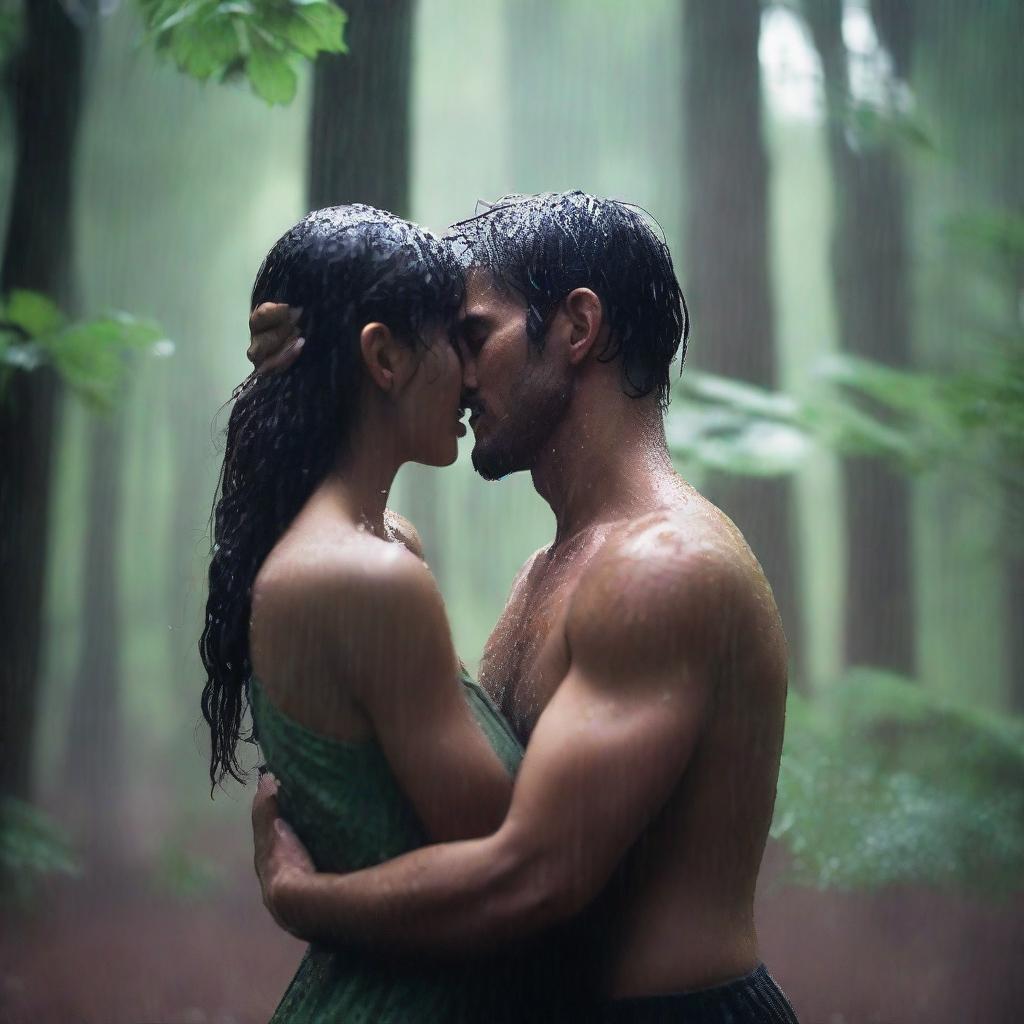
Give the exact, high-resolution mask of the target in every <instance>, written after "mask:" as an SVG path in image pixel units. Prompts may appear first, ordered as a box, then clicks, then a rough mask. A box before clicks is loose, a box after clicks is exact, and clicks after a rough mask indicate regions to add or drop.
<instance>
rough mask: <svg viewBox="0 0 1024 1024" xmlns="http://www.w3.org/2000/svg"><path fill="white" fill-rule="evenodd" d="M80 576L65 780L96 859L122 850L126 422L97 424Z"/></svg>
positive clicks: (72, 806)
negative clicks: (120, 547) (122, 540)
mask: <svg viewBox="0 0 1024 1024" xmlns="http://www.w3.org/2000/svg"><path fill="white" fill-rule="evenodd" d="M91 434H92V438H91V446H90V447H91V452H90V472H89V494H88V520H87V523H86V534H85V536H86V538H87V543H86V552H85V572H84V575H83V577H82V604H81V607H82V630H81V637H82V639H81V647H80V651H79V658H78V671H77V676H76V679H75V684H74V690H73V694H72V698H71V716H70V719H69V724H68V731H67V744H66V747H65V762H64V778H65V780H66V782H65V786H66V789H67V794H66V795H68V796H70V797H71V799H70V800H69V810H70V812H71V813H74V812H76V811H77V812H78V813H79V814H83V812H84V816H83V817H82V820H80V821H78V822H76V826H77V830H78V832H79V838H80V839H81V840H82V841H83V842H84V844H85V845H86V847H87V848H88V849H89V850H90V851H91V852H93V853H94V854H97V855H100V856H101V857H110V856H112V855H114V854H116V853H117V852H118V850H119V848H120V841H121V836H122V831H121V829H120V828H119V825H120V820H121V816H120V814H119V807H120V799H121V794H122V792H123V786H122V782H121V780H122V775H121V773H120V766H121V742H122V737H121V707H120V699H121V696H120V695H121V656H120V652H121V614H120V579H119V569H120V560H119V558H118V542H119V540H120V536H121V509H122V501H121V499H122V493H121V492H122V487H121V480H122V469H123V459H124V416H123V414H118V415H116V416H112V417H111V418H110V419H102V418H99V417H97V418H95V419H94V420H93V421H92V424H91Z"/></svg>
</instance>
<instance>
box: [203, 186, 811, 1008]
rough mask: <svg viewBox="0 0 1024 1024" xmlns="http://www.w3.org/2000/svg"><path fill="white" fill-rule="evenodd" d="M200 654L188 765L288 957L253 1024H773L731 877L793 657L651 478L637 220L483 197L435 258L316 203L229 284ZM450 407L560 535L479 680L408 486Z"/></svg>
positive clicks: (735, 552)
mask: <svg viewBox="0 0 1024 1024" xmlns="http://www.w3.org/2000/svg"><path fill="white" fill-rule="evenodd" d="M250 328H251V331H252V335H253V343H252V346H251V348H250V357H251V358H252V359H253V361H254V362H255V363H256V373H255V374H254V375H253V376H252V377H250V378H249V380H247V381H246V383H245V384H244V385H243V386H242V387H241V388H240V389H239V390H238V392H236V396H235V401H234V407H233V410H232V413H231V418H230V423H229V427H228V437H227V447H226V451H225V458H224V468H223V476H222V481H221V488H220V492H219V496H218V501H217V505H216V508H215V536H214V542H215V547H214V554H213V559H212V564H211V567H210V595H209V602H208V605H207V617H206V627H205V631H204V634H203V639H202V642H201V652H202V655H203V661H204V664H205V666H206V670H207V683H206V688H205V690H204V693H203V711H204V714H205V716H206V719H207V721H208V722H209V724H210V729H211V735H212V741H213V747H212V765H211V777H212V778H213V779H214V780H217V779H219V778H221V777H222V776H223V775H225V774H228V773H230V774H234V775H236V776H238V775H240V774H242V773H241V769H240V766H239V763H238V760H237V757H236V748H237V745H238V743H239V741H240V739H242V738H243V733H242V724H243V717H244V714H245V711H246V709H247V708H248V709H250V710H251V714H252V722H253V727H254V732H255V736H256V738H257V740H258V742H259V745H260V748H261V752H262V755H263V758H264V760H265V762H266V767H267V769H269V772H272V775H270V774H267V775H264V776H263V777H262V779H261V781H260V785H259V788H258V791H257V795H256V799H255V803H254V805H253V825H254V829H255V843H256V868H257V872H258V874H259V877H260V882H261V884H262V888H263V897H264V901H265V902H266V905H267V907H268V908H269V910H270V912H271V913H272V914H273V916H274V918H275V919H276V920H277V922H278V923H279V924H280V925H281V926H282V927H284V928H286V929H287V930H288V931H290V932H292V933H293V934H294V935H296V936H299V937H301V938H303V939H306V940H308V941H309V942H310V947H309V950H308V951H307V953H306V956H305V958H304V959H303V961H302V964H301V966H300V967H299V970H298V973H297V974H296V976H295V978H294V979H293V981H292V983H291V984H290V986H289V987H288V989H287V991H286V993H285V995H284V997H283V999H282V1001H281V1004H280V1005H279V1007H278V1009H277V1011H276V1013H275V1015H274V1018H273V1020H274V1022H275V1024H299V1022H302V1024H305V1022H309V1024H316V1022H337V1024H354V1022H363V1021H366V1022H370V1021H374V1022H384V1021H393V1022H396V1024H419V1022H431V1024H445V1022H449V1021H466V1022H476V1021H479V1022H492V1021H493V1022H499V1021H503V1020H508V1021H516V1022H517V1024H522V1022H525V1021H595V1022H600V1021H622V1022H626V1021H629V1022H637V1021H644V1022H647V1021H672V1022H680V1024H682V1022H695V1021H701V1022H703V1021H718V1022H723V1024H724V1022H727V1021H728V1022H733V1024H742V1022H750V1021H757V1022H783V1021H785V1022H792V1021H794V1020H795V1017H794V1015H793V1011H792V1009H791V1008H790V1007H789V1004H788V1003H787V1001H786V999H785V997H784V996H783V994H782V992H781V991H780V989H779V988H778V987H777V985H776V984H775V982H774V981H773V980H772V978H771V976H770V975H769V974H768V972H767V970H766V969H765V967H764V965H763V964H762V963H761V962H760V958H759V954H758V947H757V938H756V933H755V928H754V921H753V901H754V888H755V883H756V881H757V874H758V869H759V866H760V862H761V856H762V853H763V849H764V844H765V839H766V836H767V832H768V827H769V824H770V821H771V816H772V806H773V803H774V798H775V786H776V779H777V775H778V766H779V756H780V751H781V746H782V734H783V719H784V707H785V694H786V669H787V666H786V643H785V638H784V636H783V631H782V627H781V624H780V622H779V616H778V612H777V611H776V607H775V602H774V601H773V599H772V593H771V589H770V587H769V585H768V583H767V581H766V580H765V577H764V575H763V574H762V572H761V569H760V567H759V566H758V563H757V561H756V559H755V558H754V556H753V555H752V554H751V552H750V549H749V548H748V547H747V545H746V544H745V543H744V541H743V538H742V536H741V535H740V533H739V532H738V531H737V529H736V527H735V526H734V525H733V524H732V523H731V522H730V520H729V519H728V518H727V517H726V516H725V515H723V513H722V512H720V511H719V510H718V509H717V508H715V507H714V506H713V505H712V504H710V503H709V502H708V501H707V500H706V499H705V498H703V497H702V496H701V495H700V494H699V493H697V491H696V490H694V488H693V487H691V486H690V485H689V484H688V483H686V481H685V480H683V479H682V478H681V477H680V476H679V475H678V474H677V473H676V471H675V470H674V469H673V467H672V463H671V459H670V457H669V452H668V448H667V445H666V441H665V431H664V422H663V416H664V410H665V406H666V404H667V400H668V393H669V380H670V365H671V363H672V361H673V359H674V357H675V356H676V354H677V352H678V350H679V347H680V345H681V344H682V345H683V346H684V349H685V339H686V335H687V331H688V323H687V313H686V307H685V304H684V301H683V296H682V293H681V291H680V287H679V284H678V282H677V280H676V276H675V272H674V270H673V267H672V261H671V257H670V255H669V251H668V248H667V247H666V245H665V244H664V243H663V242H662V241H661V240H660V239H659V238H658V237H657V236H656V235H655V233H654V232H653V231H652V230H651V227H650V225H649V224H648V222H647V220H646V219H645V217H644V216H643V215H642V214H641V213H640V212H638V211H637V210H636V209H635V208H633V207H631V206H629V205H626V204H623V203H620V202H615V201H610V200H606V199H598V198H595V197H593V196H589V195H586V194H584V193H581V192H569V193H561V194H545V195H540V196H509V197H506V198H504V199H501V200H499V201H498V202H497V203H495V204H494V205H493V206H491V207H489V208H488V209H487V210H486V212H485V213H483V214H482V215H480V216H477V217H474V218H472V219H470V220H468V221H464V222H462V223H459V224H456V225H455V226H454V227H452V228H451V229H450V230H449V231H448V232H447V233H446V234H445V235H444V236H443V237H437V236H435V235H433V234H431V233H430V232H428V231H425V230H423V229H421V228H419V227H417V226H416V225H414V224H410V223H408V222H406V221H403V220H400V219H398V218H396V217H394V216H392V215H390V214H388V213H384V212H382V211H379V210H375V209H372V208H370V207H366V206H360V205H352V206H340V207H334V208H331V209H326V210H318V211H316V212H314V213H311V214H310V215H309V216H308V217H306V218H305V219H304V220H303V221H302V222H301V223H299V224H297V225H296V226H295V227H293V228H292V229H291V230H290V231H288V232H287V233H286V234H285V235H284V236H283V237H282V238H281V239H280V240H279V241H278V242H277V244H276V245H275V246H274V247H273V249H272V250H271V251H270V253H269V255H268V256H267V258H266V260H265V261H264V263H263V265H262V267H261V268H260V271H259V274H258V276H257V279H256V283H255V286H254V288H253V293H252V316H251V319H250ZM465 410H469V412H470V419H469V423H470V426H471V427H472V429H473V431H474V434H475V444H474V447H473V465H474V467H475V469H476V470H477V472H478V473H479V474H480V475H481V476H482V477H484V478H485V479H487V480H496V479H498V478H500V477H503V476H506V475H507V474H509V473H515V472H518V471H521V470H528V471H529V472H530V473H531V475H532V477H533V482H534V485H535V487H536V489H537V492H538V493H539V494H540V495H541V496H542V497H543V498H544V499H545V500H546V501H547V502H548V504H549V505H550V506H551V510H552V512H553V513H554V516H555V524H556V531H555V537H554V539H553V541H552V543H551V544H550V546H548V547H546V548H544V549H542V550H541V551H538V552H537V553H536V554H534V555H533V556H532V557H531V558H530V559H529V560H528V561H527V562H526V564H525V565H524V566H523V568H522V570H521V571H520V573H519V575H518V576H517V577H516V579H515V581H514V583H513V584H512V592H511V595H510V597H509V600H508V604H507V606H506V608H505V611H504V612H503V613H502V616H501V619H500V621H499V622H498V624H497V626H496V627H495V630H494V632H493V633H492V635H491V637H490V640H489V641H488V643H487V647H486V650H485V652H484V656H483V660H482V662H481V666H480V679H479V683H477V682H474V681H473V680H472V679H470V678H469V676H468V675H467V673H466V672H465V670H464V669H463V667H462V665H461V663H460V660H459V658H458V655H457V653H456V651H455V650H454V647H453V644H452V638H451V632H450V629H449V625H448V621H447V618H446V615H445V609H444V606H443V604H442V600H441V595H440V593H439V591H438V588H437V585H436V583H435V581H434V579H433V578H432V576H431V574H430V571H429V569H428V568H427V566H426V565H425V564H424V562H423V558H422V551H421V549H420V544H419V539H418V537H417V535H416V531H415V529H414V528H413V526H412V525H411V524H410V523H408V522H407V521H405V520H403V519H402V518H401V517H399V516H397V515H395V514H393V513H392V512H391V511H390V510H389V509H388V508H387V500H388V494H389V491H390V489H391V486H392V483H393V481H394V477H395V474H396V473H397V471H398V469H399V467H400V466H402V464H403V463H406V462H419V463H423V464H426V465H429V466H446V465H449V464H450V463H451V462H453V461H454V459H455V457H456V450H457V441H458V437H459V436H460V435H462V434H464V433H465V427H464V426H463V425H462V423H461V422H460V418H461V416H462V414H463V412H464V411H465Z"/></svg>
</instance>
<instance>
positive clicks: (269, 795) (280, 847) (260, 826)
mask: <svg viewBox="0 0 1024 1024" xmlns="http://www.w3.org/2000/svg"><path fill="white" fill-rule="evenodd" d="M277 790H278V784H277V780H276V779H275V778H274V777H273V775H270V774H269V773H268V774H265V775H264V776H263V777H262V778H261V779H260V781H259V785H258V786H257V787H256V796H255V797H254V799H253V802H252V831H253V840H254V844H255V850H256V853H255V857H254V863H255V865H256V874H257V876H258V877H259V880H260V890H261V891H262V893H263V905H264V906H265V907H266V908H267V910H269V911H270V914H271V917H273V918H274V920H275V921H276V922H277V923H278V924H279V925H280V926H281V927H282V928H283V929H284V930H285V931H287V932H291V934H292V935H295V936H296V937H297V938H300V939H301V938H304V936H303V935H302V933H301V923H300V922H299V921H296V920H292V919H291V917H292V915H289V914H288V913H287V912H286V910H285V908H284V906H283V904H284V903H285V902H286V901H284V900H282V898H281V896H282V892H283V890H284V889H286V888H287V884H288V882H289V881H290V880H293V879H295V878H296V877H297V876H300V875H311V874H315V873H316V867H315V865H314V864H313V860H312V858H311V857H310V856H309V853H308V852H307V850H306V848H305V847H304V846H303V845H302V843H301V842H300V841H299V837H298V836H297V835H296V834H295V832H294V831H293V830H292V828H291V827H290V826H289V825H288V823H287V822H286V821H285V820H284V818H282V817H281V814H280V811H279V810H278V806H277Z"/></svg>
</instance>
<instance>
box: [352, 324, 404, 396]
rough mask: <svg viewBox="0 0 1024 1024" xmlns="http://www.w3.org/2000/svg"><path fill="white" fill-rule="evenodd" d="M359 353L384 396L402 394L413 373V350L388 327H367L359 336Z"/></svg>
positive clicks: (382, 325)
mask: <svg viewBox="0 0 1024 1024" xmlns="http://www.w3.org/2000/svg"><path fill="white" fill-rule="evenodd" d="M359 350H360V352H361V353H362V356H363V365H364V366H365V367H366V372H367V373H368V374H369V375H370V379H371V380H372V381H373V382H374V384H376V385H377V387H378V388H380V390H381V391H383V392H384V393H385V394H390V395H394V394H396V393H397V392H399V391H401V390H402V388H403V387H404V385H405V383H406V381H407V380H408V377H409V373H410V367H409V362H410V356H411V354H412V353H411V350H410V348H409V346H408V345H403V344H402V343H401V342H399V341H398V339H397V338H396V337H395V336H394V334H393V333H392V332H391V328H390V327H388V326H387V325H386V324H381V323H377V322H376V321H374V322H373V323H369V324H367V325H366V326H365V327H364V328H363V329H362V331H360V333H359Z"/></svg>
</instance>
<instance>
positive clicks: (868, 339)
mask: <svg viewBox="0 0 1024 1024" xmlns="http://www.w3.org/2000/svg"><path fill="white" fill-rule="evenodd" d="M805 10H806V14H807V20H808V23H809V24H810V28H811V33H812V35H813V37H814V43H815V46H816V47H817V50H818V53H819V55H820V57H821V63H822V69H823V72H824V81H825V97H826V107H827V110H828V119H827V126H828V127H827V133H828V152H829V159H830V162H831V165H832V175H833V180H834V182H835V189H834V194H835V221H834V228H833V238H832V268H833V280H834V293H835V300H836V309H837V312H838V318H839V337H840V343H841V346H842V348H843V349H844V350H845V351H846V352H849V353H852V354H855V355H858V356H863V357H866V358H869V359H873V360H877V361H879V362H882V363H886V364H888V365H890V366H895V367H906V366H908V365H909V364H910V362H911V331H910V305H909V283H910V282H909V254H908V241H907V212H906V211H907V203H906V191H907V189H906V178H905V172H904V169H903V166H902V163H901V154H900V152H899V151H898V149H897V148H896V146H895V145H893V144H892V143H891V142H888V143H886V142H884V141H882V140H865V139H863V138H860V139H858V138H856V137H855V136H854V135H853V134H852V133H851V132H850V130H849V119H848V113H849V111H851V110H852V105H851V97H850V90H849V80H850V68H849V55H848V53H847V50H846V46H845V44H844V41H843V34H842V18H843V3H842V0H807V2H806V4H805ZM871 10H872V14H873V16H874V19H875V25H876V29H877V31H878V33H879V35H880V37H881V40H882V41H883V42H884V44H885V45H886V48H887V49H888V51H889V54H890V56H891V58H892V63H893V71H894V73H895V75H896V76H897V77H898V78H899V79H905V78H906V76H907V74H908V73H909V69H910V57H911V40H912V34H913V20H912V17H913V4H912V3H911V2H910V0H901V2H898V3H896V2H891V0H876V2H875V3H873V4H872V6H871ZM843 476H844V487H845V495H846V516H847V526H846V544H847V548H846V575H847V586H848V590H847V597H846V628H845V660H846V662H847V664H851V665H856V664H870V665H881V666H884V667H886V668H890V669H893V670H895V671H898V672H902V673H904V674H906V675H913V674H914V670H915V615H914V580H913V565H912V550H911V529H910V523H911V504H910V485H909V483H908V482H907V480H906V479H905V477H903V476H901V475H899V474H898V473H896V472H894V471H893V470H891V469H890V468H889V467H887V466H886V465H885V464H884V463H883V462H882V461H881V460H879V459H874V458H866V457H853V458H848V459H846V460H845V461H844V464H843Z"/></svg>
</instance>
